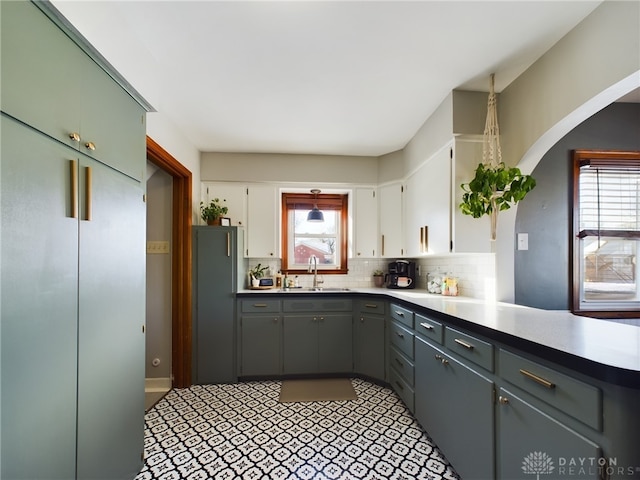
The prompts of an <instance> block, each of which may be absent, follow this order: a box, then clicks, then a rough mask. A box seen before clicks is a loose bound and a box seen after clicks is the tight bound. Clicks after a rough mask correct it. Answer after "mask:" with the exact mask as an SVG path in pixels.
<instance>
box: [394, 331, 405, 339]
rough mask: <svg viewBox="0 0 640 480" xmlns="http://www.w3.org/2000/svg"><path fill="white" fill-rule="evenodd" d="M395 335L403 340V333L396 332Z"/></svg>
mask: <svg viewBox="0 0 640 480" xmlns="http://www.w3.org/2000/svg"><path fill="white" fill-rule="evenodd" d="M396 335H397V336H399V337H400V338H404V334H403V333H400V332H396Z"/></svg>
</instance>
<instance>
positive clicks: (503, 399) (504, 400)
mask: <svg viewBox="0 0 640 480" xmlns="http://www.w3.org/2000/svg"><path fill="white" fill-rule="evenodd" d="M498 401H499V402H500V404H501V405H508V404H509V399H508V398H507V397H503V396H502V395H500V397H498Z"/></svg>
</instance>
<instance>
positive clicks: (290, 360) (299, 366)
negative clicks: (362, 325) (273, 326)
mask: <svg viewBox="0 0 640 480" xmlns="http://www.w3.org/2000/svg"><path fill="white" fill-rule="evenodd" d="M283 347H284V358H283V361H284V365H283V373H284V374H315V373H350V372H352V371H353V358H352V348H353V347H352V315H351V314H339V313H328V314H324V313H323V314H313V315H285V316H284V325H283Z"/></svg>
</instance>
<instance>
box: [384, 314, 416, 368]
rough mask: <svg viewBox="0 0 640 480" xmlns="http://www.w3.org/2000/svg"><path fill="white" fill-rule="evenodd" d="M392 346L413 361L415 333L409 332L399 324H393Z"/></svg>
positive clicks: (390, 333)
mask: <svg viewBox="0 0 640 480" xmlns="http://www.w3.org/2000/svg"><path fill="white" fill-rule="evenodd" d="M389 335H390V336H391V338H390V339H389V341H390V342H391V345H393V346H395V347H396V348H397V349H398V350H400V351H401V352H402V353H404V354H405V355H406V356H407V357H409V358H410V359H411V360H413V332H411V331H410V330H407V329H406V328H405V327H403V326H402V325H400V324H399V323H398V322H391V330H390V331H389Z"/></svg>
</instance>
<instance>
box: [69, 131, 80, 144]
mask: <svg viewBox="0 0 640 480" xmlns="http://www.w3.org/2000/svg"><path fill="white" fill-rule="evenodd" d="M69 138H70V139H71V140H73V141H74V142H79V141H80V135H79V134H77V133H76V132H72V133H70V134H69Z"/></svg>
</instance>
